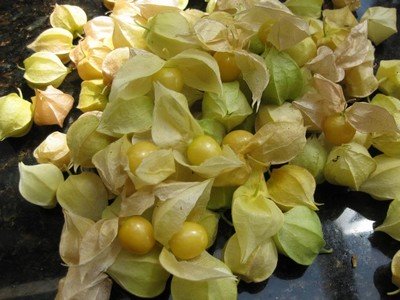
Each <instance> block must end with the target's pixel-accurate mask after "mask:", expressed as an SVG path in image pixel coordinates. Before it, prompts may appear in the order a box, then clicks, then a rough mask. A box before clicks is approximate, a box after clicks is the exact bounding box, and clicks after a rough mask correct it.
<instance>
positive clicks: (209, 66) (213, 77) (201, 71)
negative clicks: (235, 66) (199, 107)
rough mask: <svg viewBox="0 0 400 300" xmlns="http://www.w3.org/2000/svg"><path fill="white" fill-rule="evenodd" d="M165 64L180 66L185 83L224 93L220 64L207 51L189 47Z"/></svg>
mask: <svg viewBox="0 0 400 300" xmlns="http://www.w3.org/2000/svg"><path fill="white" fill-rule="evenodd" d="M165 66H166V67H173V68H178V69H179V71H181V73H182V76H183V82H184V84H185V85H187V86H189V87H191V88H194V89H198V90H200V91H204V92H211V93H217V94H221V93H222V82H221V75H220V72H219V67H218V64H217V62H216V61H215V59H214V58H213V57H212V56H211V55H210V54H208V53H207V52H205V51H201V50H197V49H187V50H185V51H182V52H181V53H179V54H177V55H176V56H174V57H172V58H171V59H170V60H168V62H167V63H166V65H165ZM194 70H196V71H194Z"/></svg>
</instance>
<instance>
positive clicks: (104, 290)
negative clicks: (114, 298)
mask: <svg viewBox="0 0 400 300" xmlns="http://www.w3.org/2000/svg"><path fill="white" fill-rule="evenodd" d="M117 233H118V219H117V218H114V219H110V220H100V221H98V222H97V223H95V224H94V225H92V226H91V227H90V228H88V230H87V231H86V232H85V234H84V235H83V237H82V240H81V241H80V246H79V265H74V266H70V267H69V269H68V273H67V275H66V277H65V278H64V279H62V280H61V281H60V285H59V290H58V294H57V296H56V299H76V298H78V299H80V297H95V299H107V298H106V297H108V296H109V292H110V289H111V285H110V284H109V283H108V281H107V280H108V279H107V276H106V275H105V274H104V273H103V272H105V271H106V270H107V269H108V267H109V266H110V265H112V264H113V262H114V261H115V260H116V258H117V256H118V254H119V252H120V249H121V246H120V245H119V243H118V241H117V240H116V237H117ZM105 283H106V284H105ZM103 285H105V286H103ZM100 287H101V288H100Z"/></svg>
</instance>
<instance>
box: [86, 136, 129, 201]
mask: <svg viewBox="0 0 400 300" xmlns="http://www.w3.org/2000/svg"><path fill="white" fill-rule="evenodd" d="M129 147H131V143H130V142H129V141H128V139H127V137H126V136H123V137H122V138H120V139H119V140H117V141H116V142H114V143H111V144H110V145H108V146H107V147H106V148H104V149H102V150H100V151H99V152H97V153H96V154H95V155H94V156H93V158H92V162H93V165H94V166H95V167H96V169H97V171H98V173H99V175H100V177H101V179H102V181H103V183H104V185H105V186H106V187H107V189H108V190H110V191H111V192H112V193H113V194H115V195H119V194H120V193H121V192H122V190H123V188H124V185H125V183H126V181H127V179H128V174H127V172H126V171H125V168H124V166H125V161H124V160H123V158H122V157H124V156H126V153H127V151H128V149H129Z"/></svg>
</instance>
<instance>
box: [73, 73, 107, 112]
mask: <svg viewBox="0 0 400 300" xmlns="http://www.w3.org/2000/svg"><path fill="white" fill-rule="evenodd" d="M107 102H108V97H107V90H106V86H105V85H104V83H103V80H101V79H93V80H85V81H82V83H81V92H80V94H79V103H78V106H77V107H76V108H78V109H80V110H81V111H82V112H88V111H93V110H97V111H103V110H104V108H105V107H106V105H107Z"/></svg>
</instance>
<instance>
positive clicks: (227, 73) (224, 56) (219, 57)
mask: <svg viewBox="0 0 400 300" xmlns="http://www.w3.org/2000/svg"><path fill="white" fill-rule="evenodd" d="M214 58H215V60H216V61H217V64H218V67H219V73H220V74H221V80H222V82H231V81H235V80H237V79H238V78H239V75H240V69H239V67H238V66H237V64H236V59H235V55H234V54H233V53H228V52H215V54H214Z"/></svg>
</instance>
